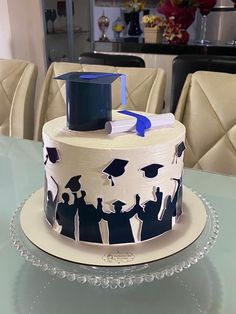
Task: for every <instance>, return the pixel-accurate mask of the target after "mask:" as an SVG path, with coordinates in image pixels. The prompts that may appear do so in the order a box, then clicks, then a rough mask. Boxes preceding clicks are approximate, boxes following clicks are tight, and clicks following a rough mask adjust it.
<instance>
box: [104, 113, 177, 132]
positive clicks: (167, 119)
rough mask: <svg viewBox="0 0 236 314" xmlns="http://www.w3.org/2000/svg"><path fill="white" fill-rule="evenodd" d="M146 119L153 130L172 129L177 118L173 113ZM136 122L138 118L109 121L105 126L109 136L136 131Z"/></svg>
mask: <svg viewBox="0 0 236 314" xmlns="http://www.w3.org/2000/svg"><path fill="white" fill-rule="evenodd" d="M146 117H147V118H148V119H149V120H150V121H151V129H156V128H164V127H172V126H173V124H174V122H175V116H174V115H173V114H172V113H162V114H155V115H153V116H152V115H150V116H149V115H147V116H146ZM136 122H137V119H136V118H133V119H124V120H122V119H121V120H115V121H108V122H106V124H105V130H106V131H107V133H108V134H117V133H122V132H129V131H134V130H135V125H136Z"/></svg>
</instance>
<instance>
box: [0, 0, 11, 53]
mask: <svg viewBox="0 0 236 314" xmlns="http://www.w3.org/2000/svg"><path fill="white" fill-rule="evenodd" d="M0 21H1V22H0V39H1V41H0V58H2V59H10V58H12V47H11V29H10V22H9V12H8V5H7V0H1V1H0Z"/></svg>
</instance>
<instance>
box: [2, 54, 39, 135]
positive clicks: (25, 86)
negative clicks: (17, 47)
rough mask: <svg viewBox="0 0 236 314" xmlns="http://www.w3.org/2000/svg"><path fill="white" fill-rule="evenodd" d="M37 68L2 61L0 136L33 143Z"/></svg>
mask: <svg viewBox="0 0 236 314" xmlns="http://www.w3.org/2000/svg"><path fill="white" fill-rule="evenodd" d="M36 79H37V68H36V66H35V65H34V64H32V63H30V62H27V61H23V60H16V59H13V60H12V59H11V60H5V59H4V60H3V59H2V60H0V134H2V135H7V136H13V137H18V138H27V139H33V131H34V96H35V85H36Z"/></svg>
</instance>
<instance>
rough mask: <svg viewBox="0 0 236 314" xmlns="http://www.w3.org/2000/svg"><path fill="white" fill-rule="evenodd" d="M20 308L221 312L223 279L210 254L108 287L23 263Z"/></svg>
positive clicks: (23, 310) (18, 284)
mask: <svg viewBox="0 0 236 314" xmlns="http://www.w3.org/2000/svg"><path fill="white" fill-rule="evenodd" d="M14 291H15V295H14V299H15V307H16V308H15V311H16V313H19V314H25V313H30V314H39V313H40V314H42V313H50V314H54V313H55V314H56V313H80V314H85V313H86V314H87V313H94V312H95V311H94V310H95V309H96V313H98V314H100V313H114V314H116V313H117V314H118V313H119V314H123V313H127V314H128V313H131V312H132V313H137V314H139V313H140V314H143V313H145V312H147V311H148V313H157V312H158V313H176V314H185V313H186V314H189V313H191V314H197V313H208V314H218V313H221V304H222V303H223V300H222V292H221V281H220V278H219V276H218V273H217V270H216V269H215V267H214V266H213V264H212V263H211V261H210V260H209V259H208V258H207V257H205V258H204V259H203V260H201V261H200V262H199V263H198V264H196V265H193V266H192V267H191V268H190V269H188V270H186V271H184V272H182V273H180V274H178V275H175V276H172V277H170V278H168V277H166V278H164V279H162V280H155V281H154V282H152V283H144V284H142V285H140V286H134V287H130V288H125V289H116V290H112V289H103V288H98V287H90V286H88V285H81V284H79V283H78V282H75V281H73V282H69V281H68V280H65V279H59V278H57V277H55V276H51V275H49V274H48V273H46V272H43V271H41V270H39V269H38V268H35V267H33V266H31V265H29V264H24V265H23V266H22V268H21V269H20V270H19V272H18V276H17V277H16V280H15V289H14Z"/></svg>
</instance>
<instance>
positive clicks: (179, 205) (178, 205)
mask: <svg viewBox="0 0 236 314" xmlns="http://www.w3.org/2000/svg"><path fill="white" fill-rule="evenodd" d="M179 185H180V186H179V190H178V197H177V203H176V219H178V218H179V216H180V215H181V214H182V204H183V203H182V201H183V179H182V176H181V178H180V182H179Z"/></svg>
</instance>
